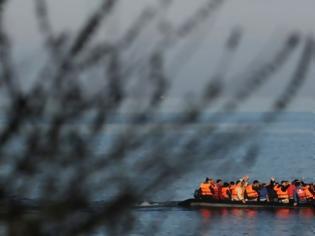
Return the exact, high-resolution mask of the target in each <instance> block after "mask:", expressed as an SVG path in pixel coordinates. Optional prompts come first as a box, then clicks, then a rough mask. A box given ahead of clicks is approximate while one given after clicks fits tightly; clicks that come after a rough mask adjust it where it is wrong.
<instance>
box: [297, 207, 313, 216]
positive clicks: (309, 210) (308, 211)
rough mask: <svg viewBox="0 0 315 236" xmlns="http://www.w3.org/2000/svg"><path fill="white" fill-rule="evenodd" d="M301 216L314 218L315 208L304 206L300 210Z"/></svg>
mask: <svg viewBox="0 0 315 236" xmlns="http://www.w3.org/2000/svg"><path fill="white" fill-rule="evenodd" d="M299 213H300V216H302V217H304V218H308V219H311V218H314V217H315V210H314V209H312V208H302V209H300V211H299Z"/></svg>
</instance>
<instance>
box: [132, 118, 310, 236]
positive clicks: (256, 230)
mask: <svg viewBox="0 0 315 236" xmlns="http://www.w3.org/2000/svg"><path fill="white" fill-rule="evenodd" d="M259 117H261V114H257V113H249V114H248V113H242V114H237V118H233V119H232V120H227V119H226V120H225V119H221V120H220V119H219V120H217V121H216V122H217V123H219V124H229V125H231V124H233V125H236V126H237V125H239V126H241V125H244V124H257V123H258V125H259ZM264 125H265V124H264ZM249 141H250V142H255V143H256V144H257V145H258V146H259V153H258V156H257V157H256V158H255V160H254V162H253V163H251V164H250V165H246V164H244V163H243V162H242V161H239V160H241V159H242V157H243V156H244V155H246V144H244V145H240V146H239V147H238V148H235V149H234V150H233V151H232V152H231V153H229V154H228V155H226V156H224V160H220V159H217V160H215V161H214V162H213V161H210V162H209V163H208V164H205V165H203V167H202V168H198V169H197V170H192V171H191V172H187V173H186V174H184V175H182V176H180V177H179V178H178V180H177V181H175V182H174V183H172V184H171V185H170V186H165V188H164V189H163V190H161V191H160V193H159V194H157V195H156V197H155V199H151V200H158V201H161V202H163V201H164V200H184V199H187V198H191V197H192V194H193V190H194V189H195V188H196V187H198V185H199V183H200V182H201V181H202V180H203V179H204V178H205V177H206V176H208V177H213V178H222V179H223V181H230V180H236V179H237V178H240V177H241V176H243V175H245V174H246V175H249V176H250V180H251V181H252V180H254V179H259V180H260V181H265V182H268V181H269V178H270V177H275V178H276V179H278V180H281V179H287V180H293V179H294V178H303V179H304V180H305V181H312V182H315V174H314V173H315V172H314V167H315V115H314V114H313V113H284V114H282V115H281V116H280V117H279V118H278V119H277V120H276V121H275V122H274V123H272V124H268V125H265V127H263V129H262V131H261V132H259V134H257V135H255V137H251V139H250V140H249ZM209 158H210V159H211V157H209ZM226 160H228V161H226ZM216 162H222V163H223V164H222V165H220V168H218V165H216ZM230 162H232V163H233V162H236V163H237V162H239V165H231V166H232V167H229V168H228V166H226V168H225V166H224V163H230ZM134 216H135V218H136V224H135V227H134V230H133V231H132V233H131V234H130V235H134V236H136V235H167V236H169V235H183V236H185V235H187V236H188V235H227V236H228V235H236V236H238V235H306V236H307V235H309V236H312V235H315V211H314V210H313V209H276V210H261V209H260V210H255V209H227V208H223V209H183V208H179V207H163V206H161V207H157V208H152V207H148V208H143V209H137V210H134Z"/></svg>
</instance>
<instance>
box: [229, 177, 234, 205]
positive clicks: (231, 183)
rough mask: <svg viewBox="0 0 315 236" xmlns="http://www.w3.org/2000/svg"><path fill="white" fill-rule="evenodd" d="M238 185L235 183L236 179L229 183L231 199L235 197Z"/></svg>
mask: <svg viewBox="0 0 315 236" xmlns="http://www.w3.org/2000/svg"><path fill="white" fill-rule="evenodd" d="M235 187H236V185H235V183H234V181H231V182H230V184H229V190H230V191H229V194H230V200H232V198H233V194H235V193H236V192H235V191H234V189H235Z"/></svg>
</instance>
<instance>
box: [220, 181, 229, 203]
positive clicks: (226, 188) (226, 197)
mask: <svg viewBox="0 0 315 236" xmlns="http://www.w3.org/2000/svg"><path fill="white" fill-rule="evenodd" d="M221 192H222V199H221V200H224V201H227V200H230V199H231V193H230V186H229V184H228V183H226V182H225V183H224V184H223V186H222V189H221Z"/></svg>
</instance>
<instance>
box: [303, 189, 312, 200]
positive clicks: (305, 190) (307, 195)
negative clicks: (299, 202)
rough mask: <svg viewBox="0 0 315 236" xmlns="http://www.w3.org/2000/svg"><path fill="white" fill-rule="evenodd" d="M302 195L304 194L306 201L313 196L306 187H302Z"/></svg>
mask: <svg viewBox="0 0 315 236" xmlns="http://www.w3.org/2000/svg"><path fill="white" fill-rule="evenodd" d="M302 189H303V191H304V193H305V198H306V199H313V198H314V197H313V194H312V193H311V191H310V190H309V188H308V187H302Z"/></svg>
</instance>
